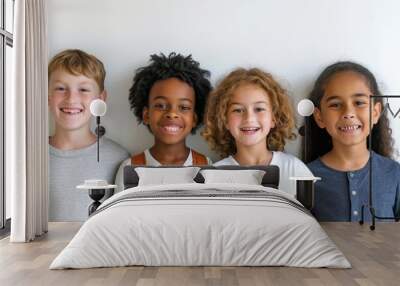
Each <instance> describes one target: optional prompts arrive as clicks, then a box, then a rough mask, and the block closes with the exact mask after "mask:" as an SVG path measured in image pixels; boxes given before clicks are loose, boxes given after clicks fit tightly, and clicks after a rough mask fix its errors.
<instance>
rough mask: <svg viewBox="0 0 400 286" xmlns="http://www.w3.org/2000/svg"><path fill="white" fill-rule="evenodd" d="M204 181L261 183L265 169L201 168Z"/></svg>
mask: <svg viewBox="0 0 400 286" xmlns="http://www.w3.org/2000/svg"><path fill="white" fill-rule="evenodd" d="M200 174H201V175H202V176H203V177H204V183H205V184H208V183H234V184H247V185H261V182H262V179H263V177H264V175H265V171H262V170H218V169H217V170H215V169H213V170H201V171H200Z"/></svg>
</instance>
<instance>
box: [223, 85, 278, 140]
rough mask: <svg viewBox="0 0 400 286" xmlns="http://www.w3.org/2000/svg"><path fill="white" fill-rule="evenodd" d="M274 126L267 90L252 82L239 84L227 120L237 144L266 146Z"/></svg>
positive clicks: (229, 107)
mask: <svg viewBox="0 0 400 286" xmlns="http://www.w3.org/2000/svg"><path fill="white" fill-rule="evenodd" d="M274 127H275V122H274V118H273V114H272V106H271V103H270V100H269V96H268V94H267V93H266V91H265V90H263V89H262V88H260V87H258V86H256V85H252V84H246V85H242V86H239V87H238V88H237V89H236V90H235V92H234V93H233V95H232V97H231V100H230V102H229V106H228V110H227V122H226V128H227V129H228V130H229V132H230V133H231V135H232V136H233V137H234V139H235V142H236V146H237V147H240V146H243V147H252V146H255V145H258V144H262V145H263V146H266V138H267V136H268V134H269V132H270V130H271V128H274Z"/></svg>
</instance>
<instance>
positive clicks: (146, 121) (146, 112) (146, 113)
mask: <svg viewBox="0 0 400 286" xmlns="http://www.w3.org/2000/svg"><path fill="white" fill-rule="evenodd" d="M142 120H143V123H144V124H145V125H148V124H149V109H148V108H147V107H146V106H145V107H143V112H142Z"/></svg>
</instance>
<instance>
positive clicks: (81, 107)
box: [49, 69, 105, 131]
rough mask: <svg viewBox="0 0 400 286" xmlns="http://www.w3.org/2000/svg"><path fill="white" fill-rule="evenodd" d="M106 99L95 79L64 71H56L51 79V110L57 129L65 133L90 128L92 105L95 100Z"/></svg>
mask: <svg viewBox="0 0 400 286" xmlns="http://www.w3.org/2000/svg"><path fill="white" fill-rule="evenodd" d="M96 98H101V99H103V100H104V99H105V91H103V92H101V91H100V88H99V86H98V85H97V83H96V81H95V80H94V79H91V78H88V77H86V76H84V75H73V74H70V73H68V72H67V71H64V70H62V69H58V70H55V71H54V72H53V73H52V74H51V76H50V79H49V108H50V111H51V112H52V114H53V117H54V120H55V122H56V126H57V129H58V128H59V130H64V131H72V130H78V129H81V128H86V127H87V128H88V129H89V124H90V117H91V114H90V103H91V102H92V100H93V99H96Z"/></svg>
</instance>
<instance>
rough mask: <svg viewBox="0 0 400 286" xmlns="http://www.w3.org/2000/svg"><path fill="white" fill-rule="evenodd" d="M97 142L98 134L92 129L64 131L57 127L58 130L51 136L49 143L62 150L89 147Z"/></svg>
mask: <svg viewBox="0 0 400 286" xmlns="http://www.w3.org/2000/svg"><path fill="white" fill-rule="evenodd" d="M95 142H96V135H94V134H93V133H92V132H90V130H84V131H83V130H73V131H67V132H66V131H63V130H60V129H59V128H56V132H55V134H54V135H53V136H51V137H50V138H49V143H50V145H51V146H53V147H54V148H57V149H60V150H76V149H82V148H85V147H88V146H90V145H92V144H94V143H95Z"/></svg>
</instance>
